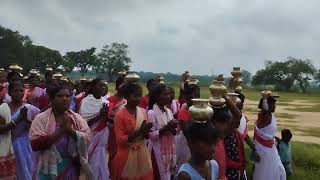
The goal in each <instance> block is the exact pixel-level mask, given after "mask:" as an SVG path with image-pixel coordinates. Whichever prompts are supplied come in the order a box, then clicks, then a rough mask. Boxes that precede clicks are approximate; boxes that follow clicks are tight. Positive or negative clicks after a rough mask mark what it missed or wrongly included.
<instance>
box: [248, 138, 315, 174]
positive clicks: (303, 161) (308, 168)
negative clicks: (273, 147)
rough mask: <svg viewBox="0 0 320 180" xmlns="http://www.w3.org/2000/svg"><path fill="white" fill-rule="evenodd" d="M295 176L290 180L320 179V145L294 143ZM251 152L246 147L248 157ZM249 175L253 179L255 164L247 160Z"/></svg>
mask: <svg viewBox="0 0 320 180" xmlns="http://www.w3.org/2000/svg"><path fill="white" fill-rule="evenodd" d="M291 145H292V161H293V163H292V165H293V175H292V176H291V177H290V178H288V179H289V180H319V179H320V145H316V144H305V143H299V142H293V143H292V144H291ZM249 154H250V151H249V148H248V147H247V146H246V157H249ZM247 161H248V163H247V173H248V176H249V179H252V174H253V162H252V161H250V160H248V158H247Z"/></svg>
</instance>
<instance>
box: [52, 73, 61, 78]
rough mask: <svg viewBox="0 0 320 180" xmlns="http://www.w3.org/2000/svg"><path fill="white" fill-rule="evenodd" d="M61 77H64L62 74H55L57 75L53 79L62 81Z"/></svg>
mask: <svg viewBox="0 0 320 180" xmlns="http://www.w3.org/2000/svg"><path fill="white" fill-rule="evenodd" d="M61 77H62V74H61V73H55V74H53V78H54V79H61Z"/></svg>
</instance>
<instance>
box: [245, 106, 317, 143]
mask: <svg viewBox="0 0 320 180" xmlns="http://www.w3.org/2000/svg"><path fill="white" fill-rule="evenodd" d="M314 105H316V104H315V103H311V102H307V101H302V100H297V101H293V102H289V103H284V104H283V105H282V104H281V103H280V104H279V105H277V110H276V117H277V120H278V136H280V131H281V129H283V128H289V129H290V130H291V131H292V133H293V135H294V136H293V139H292V140H293V141H299V142H306V143H316V144H320V110H319V112H297V111H295V110H292V109H294V108H297V107H310V106H314ZM257 106H258V102H257V101H252V100H246V103H245V111H244V113H245V114H246V115H247V117H248V119H249V134H250V136H252V135H253V125H254V122H255V121H256V119H257V113H258V109H257ZM290 109H291V110H290Z"/></svg>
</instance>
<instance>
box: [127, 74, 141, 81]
mask: <svg viewBox="0 0 320 180" xmlns="http://www.w3.org/2000/svg"><path fill="white" fill-rule="evenodd" d="M139 79H140V76H139V75H138V74H136V73H135V72H129V73H128V74H127V75H126V77H125V80H126V81H127V82H130V83H135V82H138V80H139Z"/></svg>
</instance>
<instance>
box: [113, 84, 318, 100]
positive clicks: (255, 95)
mask: <svg viewBox="0 0 320 180" xmlns="http://www.w3.org/2000/svg"><path fill="white" fill-rule="evenodd" d="M141 85H142V86H143V93H144V94H147V93H148V90H147V89H146V87H145V86H146V85H145V84H144V83H141ZM168 85H169V86H172V87H174V89H175V91H176V96H178V95H179V85H178V84H177V83H169V84H168ZM114 86H115V85H114V83H109V92H110V93H111V94H113V93H114V92H115V90H114ZM200 90H201V91H200V96H201V98H209V97H210V96H211V95H210V91H209V87H208V86H201V87H200ZM260 92H261V91H260V90H257V89H253V88H246V89H244V90H243V94H244V95H245V96H246V98H247V99H250V100H254V101H258V100H260V98H261V95H260ZM279 94H280V98H279V103H280V104H281V103H282V104H281V105H289V104H288V103H287V102H292V101H294V100H303V101H309V102H313V103H320V93H315V92H314V93H306V94H303V93H295V92H280V93H279ZM285 103H286V104H285ZM319 106H320V105H319Z"/></svg>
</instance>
